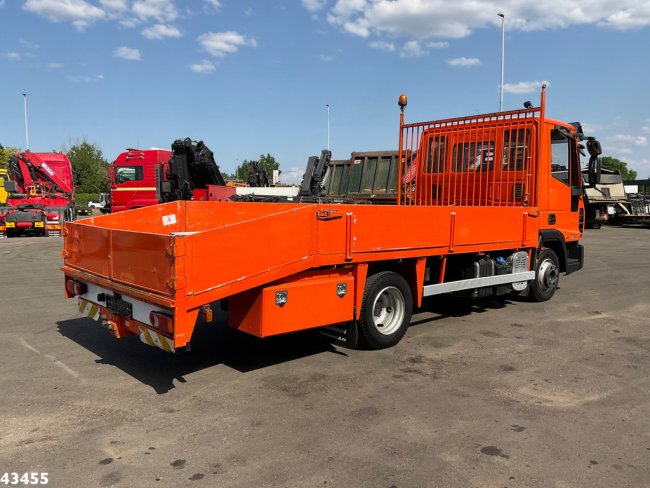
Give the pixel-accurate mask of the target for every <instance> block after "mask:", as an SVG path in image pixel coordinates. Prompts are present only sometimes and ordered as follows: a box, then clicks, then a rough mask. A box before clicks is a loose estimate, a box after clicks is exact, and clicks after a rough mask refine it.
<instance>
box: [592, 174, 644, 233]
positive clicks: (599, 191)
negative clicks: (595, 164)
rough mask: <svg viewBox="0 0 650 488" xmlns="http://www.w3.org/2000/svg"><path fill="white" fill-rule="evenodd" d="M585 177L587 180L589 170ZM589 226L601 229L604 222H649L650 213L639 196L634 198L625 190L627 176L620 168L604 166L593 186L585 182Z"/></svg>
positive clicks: (623, 223) (636, 223)
mask: <svg viewBox="0 0 650 488" xmlns="http://www.w3.org/2000/svg"><path fill="white" fill-rule="evenodd" d="M582 177H583V180H584V182H585V183H586V182H587V178H588V175H587V170H583V172H582ZM583 191H584V200H585V210H586V214H587V221H586V226H587V227H591V228H594V229H599V228H600V227H601V226H602V225H603V224H612V225H648V224H650V213H649V212H648V208H647V206H646V205H641V204H639V201H640V200H639V199H630V197H629V196H628V195H627V193H625V185H624V184H623V178H622V177H621V175H620V174H619V172H618V171H613V170H608V169H604V168H603V169H602V170H601V176H600V183H598V184H596V185H594V186H593V187H587V186H585V187H584V189H583Z"/></svg>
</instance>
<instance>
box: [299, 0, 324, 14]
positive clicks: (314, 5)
mask: <svg viewBox="0 0 650 488" xmlns="http://www.w3.org/2000/svg"><path fill="white" fill-rule="evenodd" d="M300 1H301V3H302V6H303V7H305V9H306V10H307V11H308V12H311V13H315V12H318V11H319V10H322V9H323V7H324V6H325V0H300Z"/></svg>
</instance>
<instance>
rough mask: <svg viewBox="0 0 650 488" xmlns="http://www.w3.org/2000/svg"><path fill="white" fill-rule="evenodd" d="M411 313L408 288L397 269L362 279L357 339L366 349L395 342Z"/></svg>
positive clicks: (402, 331)
mask: <svg viewBox="0 0 650 488" xmlns="http://www.w3.org/2000/svg"><path fill="white" fill-rule="evenodd" d="M412 313H413V297H412V295H411V289H410V287H409V285H408V283H407V282H406V280H405V279H404V278H403V277H402V275H400V274H398V273H394V272H392V271H382V272H380V273H377V274H374V275H372V276H370V277H369V278H368V279H367V280H366V287H365V289H364V292H363V300H362V302H361V316H360V318H359V322H358V326H359V340H360V342H361V344H362V345H363V346H366V347H368V348H370V349H384V348H387V347H392V346H394V345H395V344H397V343H398V342H399V341H400V340H401V339H402V337H404V334H406V330H407V329H408V326H409V324H410V323H411V314H412Z"/></svg>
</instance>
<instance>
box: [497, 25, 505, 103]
mask: <svg viewBox="0 0 650 488" xmlns="http://www.w3.org/2000/svg"><path fill="white" fill-rule="evenodd" d="M497 15H498V16H499V17H501V85H500V89H499V92H500V93H499V112H503V63H504V57H505V50H506V17H505V15H504V14H502V13H498V14H497Z"/></svg>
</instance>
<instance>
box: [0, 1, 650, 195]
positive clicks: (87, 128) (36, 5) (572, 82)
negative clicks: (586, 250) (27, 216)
mask: <svg viewBox="0 0 650 488" xmlns="http://www.w3.org/2000/svg"><path fill="white" fill-rule="evenodd" d="M497 12H503V13H504V14H505V25H506V57H505V92H506V93H505V98H504V108H506V109H510V108H519V107H521V104H522V103H523V102H524V101H525V100H532V101H533V102H534V103H535V104H537V103H538V100H539V89H540V85H541V83H542V82H544V81H546V82H548V84H549V88H548V105H547V113H548V115H549V116H551V117H554V118H557V119H561V120H566V121H569V122H572V121H576V120H579V121H581V122H582V123H583V126H584V127H585V128H586V130H587V131H588V132H589V133H590V134H592V135H595V136H597V137H598V138H599V139H600V141H601V143H602V146H603V150H604V154H605V155H611V156H615V157H618V158H620V159H622V160H624V161H627V162H628V164H629V166H630V167H631V168H633V169H636V170H637V171H638V172H639V177H643V178H645V177H650V154H649V151H650V146H649V145H648V140H649V139H650V98H649V96H648V92H649V89H650V54H649V48H650V29H649V28H648V25H650V1H648V0H645V1H638V0H637V1H628V0H616V1H613V0H601V1H599V2H590V1H586V0H565V1H561V2H560V1H557V0H554V1H547V2H539V1H536V2H533V1H528V0H505V1H503V2H499V3H494V2H490V1H484V0H456V1H454V2H449V1H446V2H445V1H443V0H430V1H428V0H329V1H328V0H302V1H300V0H294V1H289V0H286V1H282V0H280V1H262V0H258V1H250V2H248V1H234V0H193V1H185V2H182V1H180V0H26V1H18V0H0V22H1V25H2V26H3V27H2V29H1V30H0V70H1V73H2V76H1V77H0V107H1V111H0V115H1V116H0V143H1V144H3V145H10V146H18V147H24V146H25V134H24V120H23V97H22V95H21V94H22V93H23V92H26V93H27V94H28V109H29V129H30V146H31V149H32V150H34V151H47V150H51V149H57V148H60V147H61V146H63V145H67V146H69V145H70V144H71V143H74V142H76V141H78V140H80V139H82V138H87V139H88V141H89V142H92V143H95V144H97V145H98V146H99V147H100V148H101V149H102V151H103V153H104V155H105V156H106V158H107V159H108V160H111V161H112V160H113V159H114V158H115V157H116V156H117V154H119V153H120V152H121V151H123V150H124V148H126V147H139V148H148V147H152V146H155V147H169V146H170V144H171V142H172V141H173V140H174V139H177V138H180V137H183V138H184V137H188V136H189V137H192V138H193V139H202V140H204V141H205V142H206V143H207V144H208V146H210V148H211V149H212V150H213V151H214V153H215V156H216V158H217V161H218V162H219V164H220V165H221V167H222V169H223V170H225V171H232V170H233V169H234V167H235V166H236V164H237V163H238V162H241V161H243V160H244V159H256V158H257V157H258V156H259V154H261V153H270V154H272V155H274V156H275V157H276V159H277V160H278V161H279V162H280V164H281V169H282V170H283V172H284V173H283V176H284V178H283V180H284V181H285V182H299V180H300V177H301V176H302V172H303V170H304V167H305V165H306V163H307V158H308V156H310V155H317V154H320V151H321V150H322V149H324V148H325V147H326V145H327V112H326V107H325V105H326V104H329V105H330V106H331V112H330V120H331V148H332V151H333V157H334V158H335V159H346V158H348V157H349V155H350V152H352V151H373V150H383V149H395V148H396V147H397V137H398V122H399V110H398V107H397V103H396V102H397V97H398V95H399V94H400V93H406V94H407V95H408V97H409V107H408V108H407V112H406V118H407V120H408V121H419V120H432V119H438V118H445V117H450V116H461V115H469V114H474V113H477V112H480V113H483V112H492V111H496V110H498V106H499V80H500V55H501V19H500V18H499V17H497V15H496V14H497Z"/></svg>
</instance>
